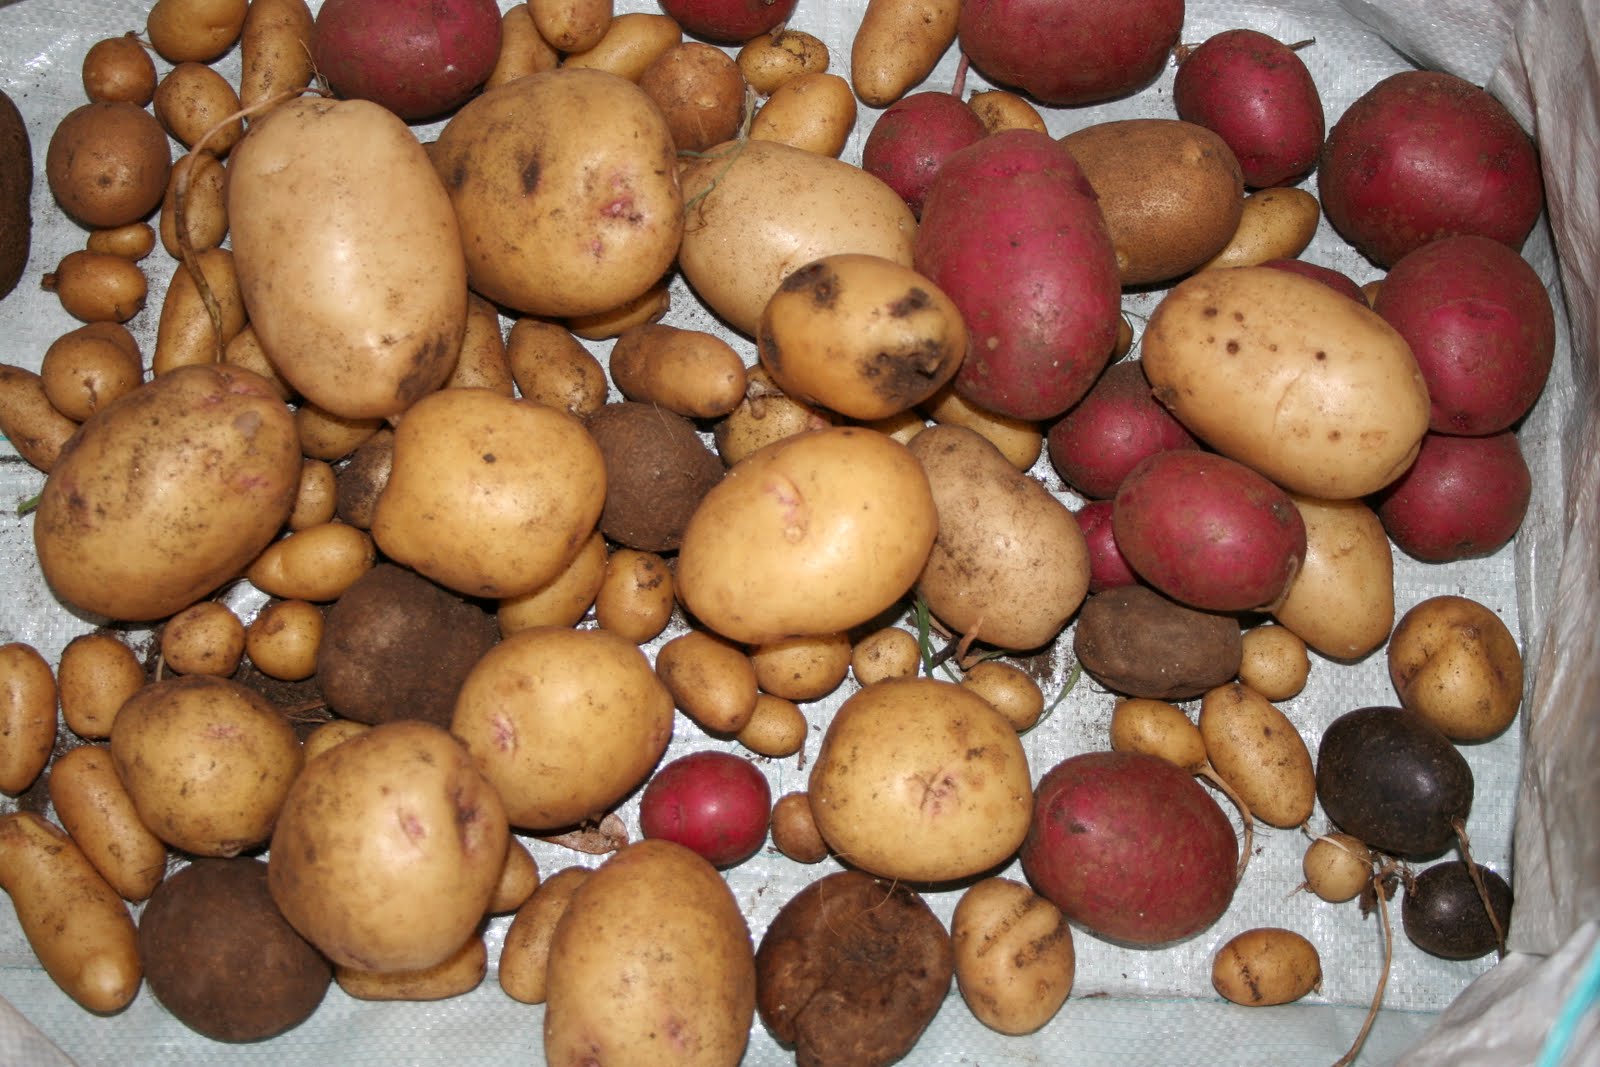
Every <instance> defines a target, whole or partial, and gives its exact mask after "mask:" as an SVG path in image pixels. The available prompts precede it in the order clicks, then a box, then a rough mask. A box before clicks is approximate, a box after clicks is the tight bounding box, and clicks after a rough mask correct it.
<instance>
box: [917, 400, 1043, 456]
mask: <svg viewBox="0 0 1600 1067" xmlns="http://www.w3.org/2000/svg"><path fill="white" fill-rule="evenodd" d="M921 410H922V411H923V412H925V413H926V414H927V416H928V418H930V419H932V420H933V421H934V422H937V423H940V424H941V425H946V426H965V427H966V428H967V429H969V430H973V431H975V432H977V433H979V434H981V435H983V436H984V437H986V438H988V440H989V443H990V444H992V445H994V446H995V447H996V448H998V449H999V450H1000V454H1001V455H1003V456H1005V457H1006V460H1007V461H1008V462H1009V463H1010V464H1011V465H1012V466H1013V467H1015V468H1017V470H1019V471H1026V470H1031V469H1033V465H1034V464H1035V463H1037V462H1038V460H1039V454H1040V453H1041V452H1043V451H1044V434H1043V433H1042V432H1041V431H1040V427H1039V424H1038V423H1036V422H1030V421H1028V420H1027V419H1015V418H1012V417H1011V416H1010V415H1001V414H999V413H998V412H994V411H985V410H983V409H982V408H978V407H973V406H972V405H971V404H970V403H968V402H967V400H966V399H965V398H963V397H962V396H961V394H960V393H957V392H956V391H955V390H954V389H952V388H950V386H948V385H946V386H945V387H944V388H942V389H940V390H939V391H938V392H937V393H935V394H933V396H931V397H929V398H928V402H927V403H926V404H923V405H922V406H921Z"/></svg>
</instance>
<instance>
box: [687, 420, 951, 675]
mask: <svg viewBox="0 0 1600 1067" xmlns="http://www.w3.org/2000/svg"><path fill="white" fill-rule="evenodd" d="M928 481H929V479H928V476H927V474H925V473H924V471H923V469H922V466H921V465H920V464H919V463H917V462H916V459H915V457H913V456H912V454H911V453H910V452H909V451H907V449H906V447H905V446H904V445H901V444H899V443H897V442H895V441H892V440H890V439H889V438H887V437H885V436H883V435H882V434H880V433H876V432H875V431H872V430H863V429H856V428H852V427H840V428H837V429H829V430H817V431H814V432H811V433H806V434H801V435H799V436H796V437H790V438H786V439H784V440H782V441H779V442H777V443H775V444H773V445H770V446H768V447H767V448H764V449H762V450H761V451H759V452H757V453H755V454H753V455H751V456H749V457H747V458H746V459H744V460H743V461H742V462H740V463H739V464H738V465H737V466H735V467H734V468H733V469H732V470H731V471H729V472H728V475H727V477H725V478H724V479H723V480H722V481H721V482H719V483H718V484H717V485H716V487H715V488H713V489H712V490H711V491H710V492H709V493H707V494H706V495H705V497H704V498H703V499H702V500H701V502H700V507H699V508H698V509H697V510H696V511H695V513H694V515H693V517H692V518H691V519H690V520H689V525H688V527H687V528H686V529H685V530H684V534H683V544H682V546H681V547H680V548H679V551H678V570H677V587H678V596H679V599H680V600H681V601H682V603H683V605H684V606H685V607H686V608H687V609H688V610H689V611H690V612H692V613H693V614H694V616H695V617H696V618H697V619H699V620H700V621H701V622H702V623H704V624H705V625H706V626H707V627H708V628H710V629H712V630H715V631H716V632H718V633H720V634H722V635H723V636H724V637H727V638H730V639H731V640H734V641H743V642H745V643H748V644H758V643H761V642H764V641H771V640H775V639H778V638H782V637H793V636H796V635H801V634H818V633H836V632H839V631H841V630H846V629H848V628H849V627H851V626H855V625H858V624H860V623H862V622H865V621H867V620H868V619H871V618H873V617H874V616H876V615H877V614H878V613H879V612H881V611H883V610H884V609H886V608H888V607H889V606H890V605H891V604H893V603H894V602H895V601H897V600H898V599H900V597H901V596H903V595H904V594H905V593H906V591H907V590H908V589H909V588H910V587H911V585H912V584H913V583H914V582H915V581H916V579H917V575H918V574H919V573H920V572H921V570H922V567H923V564H924V563H925V562H926V560H927V558H928V552H929V550H930V548H931V547H932V545H933V539H934V535H935V534H936V533H937V524H938V512H937V510H936V509H935V506H934V498H933V493H932V490H931V489H930V487H929V484H928Z"/></svg>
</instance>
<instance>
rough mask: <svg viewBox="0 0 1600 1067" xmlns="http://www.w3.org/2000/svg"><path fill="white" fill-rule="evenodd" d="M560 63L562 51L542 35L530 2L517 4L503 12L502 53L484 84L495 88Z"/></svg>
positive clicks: (488, 87) (501, 27) (501, 20)
mask: <svg viewBox="0 0 1600 1067" xmlns="http://www.w3.org/2000/svg"><path fill="white" fill-rule="evenodd" d="M560 65H561V53H559V52H557V51H556V50H555V49H554V48H551V47H550V42H549V41H546V40H545V39H544V38H543V37H541V36H540V35H539V28H538V27H537V26H535V25H534V24H533V15H532V14H531V13H530V12H529V10H528V5H527V4H514V5H512V6H511V7H508V8H506V10H505V11H504V12H502V13H501V15H500V54H499V57H498V58H497V59H496V60H495V64H494V70H493V71H492V72H490V74H489V79H488V81H486V82H484V83H483V87H484V88H485V89H493V88H494V87H495V86H498V85H504V84H505V83H506V82H509V81H515V80H516V79H518V78H520V77H522V76H523V75H524V74H538V73H539V72H540V71H544V70H555V69H556V68H557V67H559V66H560Z"/></svg>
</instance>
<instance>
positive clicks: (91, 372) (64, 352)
mask: <svg viewBox="0 0 1600 1067" xmlns="http://www.w3.org/2000/svg"><path fill="white" fill-rule="evenodd" d="M39 378H40V380H41V383H42V384H43V386H44V394H45V396H46V398H48V399H49V401H50V404H51V406H52V407H54V408H55V409H56V410H57V411H59V412H60V413H61V414H62V415H64V416H66V417H67V418H69V419H72V420H73V421H75V422H82V421H83V420H84V419H87V418H88V417H89V416H90V415H93V414H94V413H95V412H96V411H99V410H100V409H101V408H103V407H105V406H106V405H107V404H109V403H111V402H112V401H113V400H115V399H117V398H118V397H119V396H122V395H123V394H124V393H131V392H132V391H133V390H134V389H136V388H137V387H138V386H139V385H140V384H142V383H143V381H144V366H143V363H142V361H141V359H140V355H139V345H138V342H137V341H135V340H134V338H133V335H132V334H131V333H129V332H128V328H127V327H126V326H123V325H121V324H120V323H115V322H90V323H85V324H84V325H82V326H79V327H78V328H77V329H75V330H70V331H68V332H67V333H64V334H62V335H61V336H60V337H58V338H56V339H55V340H54V341H52V342H51V343H50V347H49V348H47V349H45V353H44V361H43V362H42V363H40V365H39Z"/></svg>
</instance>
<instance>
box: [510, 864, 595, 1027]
mask: <svg viewBox="0 0 1600 1067" xmlns="http://www.w3.org/2000/svg"><path fill="white" fill-rule="evenodd" d="M591 873H592V872H591V871H590V870H589V868H587V867H564V868H562V869H561V870H559V871H557V872H556V873H555V874H552V875H551V876H550V877H549V878H546V879H545V880H544V881H543V882H541V883H540V884H539V887H538V888H537V889H535V890H534V891H533V893H532V895H530V896H529V897H528V899H527V900H525V901H523V902H522V906H521V907H519V908H518V909H517V912H516V914H515V915H514V916H512V918H511V925H510V926H508V927H507V928H506V937H505V943H504V944H503V945H502V946H501V948H500V966H499V971H500V988H501V989H503V990H504V991H505V993H506V995H507V996H508V997H510V998H511V999H513V1000H516V1001H520V1002H521V1003H523V1004H543V1003H544V999H545V992H546V989H547V984H548V983H547V981H546V979H547V978H548V975H549V968H550V939H551V937H552V936H553V935H554V934H555V930H556V923H557V922H559V921H560V919H561V914H562V913H563V912H564V911H566V910H567V905H568V904H570V903H571V902H572V894H574V893H576V892H577V891H578V887H579V886H581V885H582V884H583V883H584V882H585V881H586V880H587V879H588V877H589V875H590V874H591Z"/></svg>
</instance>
